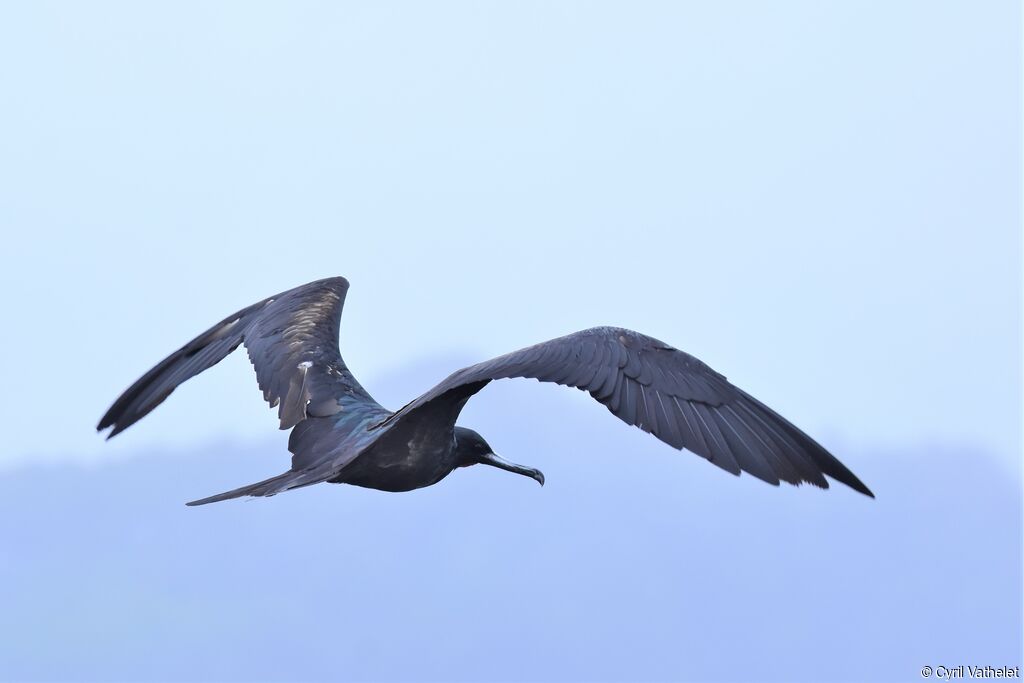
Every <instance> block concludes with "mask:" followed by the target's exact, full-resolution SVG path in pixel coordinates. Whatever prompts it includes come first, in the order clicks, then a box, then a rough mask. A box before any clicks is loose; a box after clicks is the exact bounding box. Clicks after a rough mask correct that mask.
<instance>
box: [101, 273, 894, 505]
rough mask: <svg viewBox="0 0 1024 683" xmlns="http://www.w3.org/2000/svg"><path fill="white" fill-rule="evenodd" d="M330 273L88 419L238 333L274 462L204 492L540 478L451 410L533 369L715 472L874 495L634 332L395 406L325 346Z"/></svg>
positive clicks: (146, 398)
mask: <svg viewBox="0 0 1024 683" xmlns="http://www.w3.org/2000/svg"><path fill="white" fill-rule="evenodd" d="M346 292H348V281H347V280H346V279H345V278H342V277H335V278H329V279H326V280H318V281H316V282H311V283H309V284H306V285H302V286H301V287H296V288H295V289H290V290H288V291H287V292H283V293H281V294H277V295H275V296H272V297H269V298H267V299H264V300H263V301H260V302H259V303H256V304H253V305H252V306H249V307H248V308H244V309H242V310H241V311H238V312H237V313H235V314H233V315H230V316H228V317H227V318H225V319H224V320H222V321H221V322H219V323H217V324H216V325H214V326H213V327H211V328H210V329H208V330H207V331H206V332H203V333H202V334H201V335H199V336H198V337H196V338H195V339H193V340H192V341H190V342H189V343H188V344H185V346H183V347H181V348H180V349H178V350H177V351H175V352H174V353H172V354H171V355H170V356H168V357H167V358H165V359H164V360H163V361H161V362H160V363H159V364H158V365H157V366H156V367H154V368H153V369H152V370H150V371H149V372H147V373H146V374H145V375H143V376H142V378H141V379H139V380H138V381H137V382H135V384H133V385H132V386H130V387H129V388H128V390H127V391H125V392H124V393H123V394H121V396H120V397H119V398H118V399H117V400H116V401H115V402H114V404H113V405H112V406H111V407H110V410H108V411H107V414H106V415H104V416H103V418H102V419H101V420H100V423H99V425H98V426H97V427H96V429H97V430H98V431H102V430H104V429H106V428H108V427H112V428H113V429H112V430H111V432H110V434H109V435H108V437H107V438H110V437H112V436H114V435H115V434H119V433H120V432H122V431H124V430H125V429H127V428H128V427H130V426H131V425H133V424H135V423H136V422H137V421H139V420H140V419H142V418H143V417H144V416H145V415H146V414H147V413H149V411H151V410H153V408H155V407H157V406H158V405H159V404H160V403H161V402H162V401H163V400H164V399H165V398H167V397H168V396H169V395H170V394H171V392H172V391H174V389H175V388H176V387H177V386H178V385H179V384H181V383H182V382H184V381H185V380H187V379H189V378H191V377H194V376H196V375H198V374H199V373H200V372H202V371H203V370H206V369H207V368H209V367H212V366H213V365H215V364H216V363H218V362H219V361H221V360H222V359H223V358H224V357H226V356H227V355H228V354H229V353H231V352H232V351H234V350H235V349H236V348H238V345H239V344H245V347H246V350H247V351H248V352H249V360H251V361H252V364H253V367H255V369H256V379H257V380H258V382H259V386H260V388H261V389H262V390H263V397H264V398H265V399H266V400H267V401H268V402H269V403H270V405H271V407H274V406H277V408H278V417H279V418H280V421H281V429H291V430H292V433H291V435H290V437H289V439H288V450H289V451H291V453H292V466H291V469H289V470H288V471H287V472H285V473H284V474H280V475H278V476H276V477H272V478H270V479H267V480H266V481H261V482H259V483H256V484H250V485H249V486H243V487H241V488H237V489H235V490H233V491H227V492H226V493H221V494H218V495H216V496H211V497H209V498H203V499H202V500H197V501H193V502H191V503H189V505H205V504H206V503H215V502H217V501H221V500H228V499H230V498H238V497H239V496H273V495H274V494H277V493H281V492H282V491H289V490H291V489H295V488H300V487H302V486H309V485H310V484H317V483H320V482H323V481H327V482H331V483H334V484H354V485H355V486H365V487H367V488H373V489H380V490H382V491H411V490H412V489H418V488H422V487H424V486H430V485H431V484H436V483H437V482H439V481H441V480H442V479H444V478H445V477H446V476H448V474H449V473H451V472H452V471H453V470H455V469H456V468H458V467H467V466H469V465H479V464H484V465H491V466H493V467H498V468H501V469H503V470H508V471H509V472H515V473H516V474H523V475H526V476H528V477H532V478H533V479H536V480H537V481H538V482H539V483H540V484H541V485H543V484H544V475H543V474H542V473H541V471H540V470H537V469H534V468H532V467H525V466H523V465H517V464H515V463H511V462H508V461H506V460H504V459H502V458H500V457H498V456H497V455H495V453H494V451H493V450H492V449H491V447H490V446H489V445H488V443H487V442H486V441H485V440H484V439H483V437H482V436H480V435H479V434H477V433H476V432H474V431H473V430H472V429H467V428H465V427H459V426H456V424H455V422H456V420H457V419H458V417H459V413H460V412H461V411H462V407H463V406H464V405H465V404H466V401H468V400H469V398H470V397H471V396H473V395H474V394H476V393H477V392H478V391H480V390H481V389H483V388H484V387H485V386H486V385H487V384H488V383H489V382H490V381H491V380H496V379H503V378H508V377H532V378H534V379H537V380H540V381H542V382H556V383H558V384H562V385H565V386H570V387H576V388H577V389H582V390H583V391H586V392H588V393H589V394H590V395H591V396H593V397H594V398H596V399H597V400H598V401H600V402H601V403H603V404H604V405H605V406H606V407H607V408H608V410H610V411H611V412H612V413H613V414H614V415H615V416H616V417H618V418H619V419H621V420H622V421H623V422H625V423H626V424H631V425H636V426H637V427H639V428H640V429H642V430H644V431H645V432H650V433H651V434H654V436H656V437H658V438H659V439H661V440H662V441H664V442H665V443H667V444H668V445H670V446H672V447H673V448H678V449H683V448H685V449H687V450H689V451H693V452H694V453H696V454H698V455H700V456H703V457H704V458H707V459H708V460H710V461H711V462H712V463H714V464H715V465H718V466H719V467H721V468H722V469H724V470H726V471H727V472H731V473H733V474H736V475H738V474H739V473H740V470H742V471H744V472H749V473H750V474H752V475H754V476H755V477H757V478H758V479H762V480H764V481H766V482H768V483H769V484H773V485H776V486H777V485H778V484H779V481H786V482H789V483H790V484H797V485H798V484H800V483H801V482H808V483H811V484H814V485H815V486H818V487H821V488H828V480H827V479H825V475H827V476H829V477H831V478H833V479H835V480H836V481H840V482H842V483H844V484H846V485H847V486H849V487H851V488H853V489H854V490H856V491H859V492H861V493H863V494H864V495H867V496H871V497H872V498H873V497H874V494H872V493H871V491H870V490H869V489H868V487H867V486H865V485H864V484H863V483H862V482H861V481H860V479H858V478H857V477H856V476H854V474H853V473H852V472H851V471H850V470H848V469H847V468H846V467H845V466H844V465H843V464H842V463H841V462H839V461H838V460H837V459H836V458H835V457H833V456H832V455H831V454H830V453H829V452H828V451H826V450H825V449H824V448H822V447H821V446H820V445H819V444H818V443H816V442H815V441H814V440H813V439H811V438H810V437H809V436H807V435H806V434H804V433H803V432H802V431H800V430H799V429H797V428H796V427H795V426H793V425H792V424H791V423H790V422H788V421H787V420H786V419H785V418H783V417H782V416H780V415H779V414H778V413H776V412H775V411H773V410H772V409H771V408H769V407H768V406H766V405H765V404H763V403H761V402H760V401H758V400H757V399H756V398H754V397H753V396H751V395H749V394H747V393H746V392H744V391H743V390H742V389H738V388H736V387H735V386H733V385H732V384H730V383H729V382H728V381H726V378H725V377H724V376H722V375H720V374H718V373H717V372H715V371H714V370H712V369H711V368H709V367H708V366H707V365H705V364H704V363H702V362H701V361H699V360H697V359H696V358H694V357H693V356H691V355H689V354H687V353H683V352H682V351H679V350H678V349H675V348H673V347H671V346H669V345H668V344H666V343H664V342H661V341H658V340H657V339H653V338H651V337H648V336H646V335H643V334H640V333H639V332H633V331H632V330H626V329H622V328H618V327H595V328H592V329H589V330H583V331H581V332H576V333H574V334H570V335H566V336H564V337H559V338H557V339H552V340H550V341H546V342H543V343H540V344H537V345H535V346H530V347H527V348H525V349H521V350H519V351H513V352H512V353H509V354H506V355H504V356H499V357H497V358H494V359H492V360H488V361H484V362H483V363H478V364H476V365H471V366H469V367H467V368H463V369H461V370H457V371H456V372H454V373H452V374H451V375H449V376H448V378H447V379H445V380H444V381H443V382H441V383H440V384H438V385H437V386H435V387H434V388H433V389H430V390H429V391H427V392H426V393H425V394H423V395H422V396H420V397H419V398H416V399H414V400H413V401H412V402H410V403H408V404H406V405H405V406H404V407H402V408H401V409H399V410H398V411H397V412H391V411H390V410H387V409H386V408H384V407H383V406H381V405H380V404H379V403H377V402H376V401H375V400H373V398H372V397H371V396H370V394H368V393H367V392H366V390H365V389H363V387H362V386H360V384H359V382H358V381H356V378H355V377H353V376H352V373H351V372H350V371H349V369H348V367H346V365H345V362H344V361H343V360H342V358H341V354H340V352H339V349H338V329H339V326H340V323H341V309H342V306H343V305H344V303H345V294H346Z"/></svg>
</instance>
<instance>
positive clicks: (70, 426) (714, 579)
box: [0, 0, 1022, 680]
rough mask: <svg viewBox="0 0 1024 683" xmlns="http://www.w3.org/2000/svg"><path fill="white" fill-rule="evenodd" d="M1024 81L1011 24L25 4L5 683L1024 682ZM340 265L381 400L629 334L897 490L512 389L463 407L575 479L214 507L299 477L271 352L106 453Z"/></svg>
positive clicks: (0, 257) (1001, 11)
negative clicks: (208, 360) (770, 481)
mask: <svg viewBox="0 0 1024 683" xmlns="http://www.w3.org/2000/svg"><path fill="white" fill-rule="evenodd" d="M1020 60H1021V11H1020V5H1019V3H1017V2H1011V1H1005V2H996V1H989V2H974V3H967V2H936V1H934V0H928V1H922V2H892V1H891V0H889V1H886V2H867V1H864V2H844V3H839V2H810V1H809V2H772V3H767V2H703V3H684V2H666V3H625V2H621V3H614V4H612V3H597V2H585V3H584V2H580V3H570V2H559V3H551V2H535V3H526V2H515V3H511V2H510V3H480V2H467V3H413V2H406V3H381V2H373V3H369V2H367V3H359V4H345V3H308V2H306V3H303V2H293V3H284V2H281V3H276V4H261V3H223V2H213V3H210V2H194V3H184V2H175V3H101V2H91V3H73V2H63V3H60V2H57V3H54V2H49V3H48V2H31V3H28V2H0V98H2V100H0V226H2V230H3V248H2V249H0V285H2V286H3V288H4V290H5V292H6V293H7V295H6V297H5V299H4V320H5V321H6V322H5V323H4V328H3V334H2V335H0V377H2V378H3V390H2V391H0V413H2V414H3V415H4V416H5V421H6V422H5V424H6V425H7V429H6V435H5V444H4V447H3V448H2V449H0V473H2V479H0V483H3V484H4V485H5V488H7V490H8V492H9V494H10V495H7V496H3V497H0V513H2V514H0V547H2V548H6V549H8V552H0V585H3V586H7V587H8V590H9V593H8V594H7V596H6V597H5V598H4V605H3V609H0V648H3V644H4V643H8V644H13V645H10V646H9V648H10V651H8V652H7V653H4V652H3V651H2V649H0V655H4V654H6V655H7V656H6V657H4V656H0V679H3V678H14V679H18V680H26V679H34V678H46V679H68V678H71V677H78V676H81V677H82V678H90V679H108V678H121V679H130V680H141V679H144V678H147V677H150V678H160V677H165V678H166V677H170V678H174V679H181V680H186V679H189V680H203V679H210V678H216V679H221V680H225V679H239V680H246V679H252V678H268V677H269V678H277V679H282V678H304V679H307V680H313V679H332V678H338V677H351V678H364V679H365V678H389V679H393V680H409V679H413V678H432V679H435V680H436V679H445V680H485V679H499V678H505V679H551V680H569V679H576V680H596V679H601V678H606V679H619V680H629V679H633V678H637V677H642V678H660V679H667V678H690V679H709V678H714V679H721V680H736V679H743V680H751V679H757V678H762V677H764V678H774V679H778V680H824V679H830V678H842V677H850V678H851V679H856V680H865V679H867V678H881V679H885V680H918V678H917V675H918V673H917V672H918V670H919V667H920V666H922V665H924V664H932V665H937V664H946V665H958V664H972V665H986V664H990V665H994V666H999V665H1014V664H1019V663H1020V642H1021V620H1020V610H1019V606H1020V603H1021V595H1020V591H1021V580H1020V577H1021V518H1020V507H1021V485H1020V472H1021V468H1020V459H1021V455H1020V453H1021V433H1020V431H1021V414H1022V405H1021V371H1022V366H1021V304H1022V301H1021V247H1022V244H1021V199H1022V197H1021V182H1022V176H1021V76H1022V74H1021V65H1020ZM329 275H344V276H346V277H348V278H349V279H350V281H351V283H352V287H351V290H350V293H349V299H348V303H347V306H346V310H345V316H344V320H343V322H342V351H343V353H344V355H345V358H346V360H347V361H348V362H349V365H350V366H351V367H352V368H353V369H354V371H355V372H356V373H357V375H358V376H359V377H360V379H361V380H362V381H363V383H364V385H365V386H366V387H367V388H368V389H369V390H370V391H371V392H374V393H376V394H377V397H378V398H379V399H381V400H382V402H384V403H385V404H387V405H390V406H392V407H397V406H398V405H400V404H401V403H403V402H404V401H406V400H408V399H409V398H411V397H412V395H413V394H415V393H416V392H417V391H420V390H424V389H426V388H427V386H428V385H429V384H430V382H431V381H432V380H433V379H440V378H441V377H442V376H443V375H444V374H446V373H447V372H448V371H449V370H451V369H453V368H454V367H456V366H457V365H458V364H460V363H466V362H470V361H474V360H478V359H480V358H483V357H488V356H492V355H496V354H499V353H503V352H505V351H508V350H511V349H513V348H518V347H520V346H524V345H526V344H530V343H533V342H536V341H539V340H542V339H546V338H549V337H553V336H556V335H559V334H563V333H566V332H569V331H572V330H576V329H580V328H584V327H589V326H592V325H597V324H617V325H623V326H628V327H633V328H635V329H638V330H641V331H644V332H647V333H649V334H652V335H654V336H656V337H659V338H661V339H663V340H665V341H667V342H670V343H673V344H674V345H676V346H678V347H680V348H682V349H684V350H686V351H689V352H691V353H693V354H695V355H697V356H698V357H700V358H702V359H703V360H705V361H707V362H708V363H709V364H711V365H712V366H713V367H715V368H716V369H718V370H719V371H721V372H723V373H724V374H726V375H728V376H729V377H730V379H732V380H733V381H734V382H735V383H736V384H738V385H739V386H741V387H743V388H745V389H747V390H748V391H750V392H751V393H753V394H754V395H755V396H757V397H759V398H761V399H762V400H764V401H765V402H767V403H768V404H769V405H771V406H773V407H775V408H776V409H778V410H779V411H780V412H781V413H783V414H784V415H786V416H787V417H789V418H790V419H792V420H793V421H794V422H796V423H797V424H798V425H800V426H801V427H803V428H804V429H806V430H807V431H809V432H810V433H811V434H812V435H814V436H815V437H816V438H818V439H819V440H821V441H822V443H824V444H825V445H826V446H828V447H829V448H830V449H832V450H833V451H834V452H835V453H836V454H837V455H838V456H839V457H840V458H841V459H842V460H844V462H846V463H847V464H848V465H849V466H850V467H851V469H852V470H853V471H854V472H856V473H857V474H858V475H859V476H861V477H862V478H863V479H864V481H865V482H867V483H868V484H869V485H870V486H871V487H872V488H873V489H874V490H875V492H876V493H878V496H879V497H878V500H876V501H868V500H867V499H863V498H862V497H859V496H857V495H856V494H854V493H852V492H850V491H846V490H841V489H839V488H837V489H834V490H831V491H828V492H819V491H815V490H808V489H800V490H793V489H780V490H777V489H772V488H770V487H767V486H764V485H762V484H761V483H759V482H757V481H755V480H753V479H752V478H750V477H744V478H742V479H740V480H735V479H733V478H731V477H729V476H728V475H726V474H724V473H722V472H720V471H717V470H716V468H714V467H711V466H710V465H708V464H707V463H705V462H701V461H700V460H699V459H698V458H696V457H694V456H689V455H685V454H677V453H673V452H671V451H670V450H669V449H667V448H664V447H663V446H662V445H661V444H659V443H657V442H656V441H654V440H652V439H650V438H649V437H646V436H645V435H643V434H641V433H640V432H639V431H636V430H628V429H626V428H625V427H624V426H622V425H620V424H618V423H616V422H615V421H614V420H612V419H611V418H610V417H609V416H608V414H607V411H605V410H604V409H603V408H601V407H600V406H598V405H596V404H594V403H593V402H592V401H590V399H589V398H588V397H586V396H585V395H583V394H580V393H579V392H572V391H568V390H565V389H560V388H557V387H550V386H549V387H541V386H538V385H536V384H534V383H532V382H521V383H519V384H516V383H513V382H508V383H495V385H494V386H492V387H489V388H488V389H487V390H486V391H485V392H483V393H481V395H480V397H479V398H477V399H474V401H473V402H471V403H470V405H469V407H468V408H467V412H466V413H465V418H466V423H467V424H469V425H474V426H478V427H480V428H481V429H482V430H483V431H484V433H485V435H486V436H487V437H488V440H489V441H490V442H491V443H492V444H493V445H495V446H496V447H497V448H498V450H499V451H502V452H503V454H504V455H506V456H508V457H509V458H510V459H513V460H516V461H519V462H524V463H527V464H530V465H535V466H539V467H541V468H542V469H544V470H545V472H546V473H547V475H548V485H547V486H546V487H545V488H544V489H540V488H539V487H536V486H533V487H523V486H521V485H520V484H521V483H522V482H520V481H514V479H520V478H515V477H508V476H506V477H502V476H499V475H501V474H502V473H486V472H477V471H467V472H459V473H457V474H456V475H454V476H453V477H452V478H451V481H445V482H443V483H442V484H441V485H440V486H438V487H432V488H430V489H426V490H424V491H421V492H415V493H412V494H408V495H406V494H403V496H387V495H385V494H378V493H375V492H367V491H358V490H355V489H351V488H349V487H333V486H323V487H316V488H315V489H311V490H310V491H308V492H297V493H294V494H288V497H285V496H280V497H278V498H275V499H272V500H270V501H257V502H251V503H248V504H243V503H238V504H235V505H229V504H225V505H223V506H220V505H219V506H212V507H210V508H209V509H207V508H203V509H201V510H200V511H196V510H186V509H185V508H184V507H182V506H181V505H180V504H181V503H182V502H184V501H185V500H189V499H193V498H197V497H200V496H203V495H207V494H210V493H214V492H217V491H220V490H224V489H228V488H232V487H235V486H238V485H242V484H244V483H248V482H251V481H255V480H257V479H260V478H263V477H266V476H269V475H272V474H275V473H277V472H278V471H280V470H282V469H284V468H285V467H286V465H287V462H288V461H287V454H286V453H285V440H286V438H287V437H286V435H285V434H283V433H279V432H275V430H274V427H275V424H276V422H275V420H274V417H273V414H272V413H271V412H270V411H268V410H267V409H266V408H265V406H264V404H263V403H262V401H261V397H260V394H259V392H258V391H257V390H256V383H255V379H254V378H253V377H252V373H251V371H250V369H249V367H248V363H247V361H246V360H245V357H244V356H242V355H238V356H233V357H231V358H229V359H228V360H227V361H225V362H224V363H223V364H221V365H220V366H218V367H217V368H215V369H214V370H213V371H211V372H210V373H208V374H206V375H203V376H202V377H201V378H198V379H197V380H194V381H192V382H189V383H188V384H186V385H185V386H183V387H182V388H181V389H179V390H178V391H177V392H176V393H175V395H174V396H173V397H172V398H171V399H170V400H169V401H168V402H167V403H166V404H164V405H163V406H161V407H160V409H159V410H157V411H156V412H154V413H153V414H152V415H151V416H149V417H148V418H147V419H145V420H143V421H142V422H141V423H139V424H138V425H137V426H135V427H133V428H132V429H131V430H130V431H128V432H126V433H125V434H123V435H122V436H120V437H118V438H117V439H115V440H113V441H112V442H110V443H105V442H103V440H102V439H101V438H100V437H99V436H97V435H96V434H95V433H94V431H93V428H94V425H95V423H96V422H97V420H98V419H99V417H100V415H101V414H102V413H103V411H104V410H105V409H106V408H107V407H108V405H109V404H110V402H111V401H112V400H113V399H114V398H115V397H116V396H117V394H118V393H119V392H120V391H121V390H122V389H124V388H125V387H126V386H127V385H128V384H129V383H130V382H132V381H133V380H134V379H136V378H137V377H138V376H139V375H140V374H141V373H142V372H144V371H145V370H146V369H148V368H149V367H150V366H151V365H152V364H153V363H155V362H156V361H158V360H160V359H161V358H162V357H163V356H165V355H166V354H167V353H169V352H171V351H173V350H174V349H175V348H177V347H178V346H179V345H180V344H182V343H183V342H185V341H187V340H188V339H189V338H191V337H192V336H193V335H195V334H196V333H198V332H199V331H201V330H203V329H205V328H206V327H208V326H209V325H210V324H212V323H213V322H215V321H217V320H219V319H221V318H222V317H224V316H225V315H227V314H228V313H230V312H232V311H234V310H235V309H237V308H240V307H242V306H244V305H247V304H249V303H251V302H253V301H255V300H257V299H259V298H262V297H264V296H266V295H269V294H271V293H274V292H277V291H281V290H284V289H287V288H289V287H292V286H295V285H298V284H300V283H303V282H306V281H309V280H313V279H316V278H320V277H325V276H329ZM217 454H222V455H223V457H222V458H218V457H217ZM250 455H251V458H250V457H249V456H250ZM476 469H481V468H476ZM488 474H491V475H493V476H488ZM410 567H417V568H418V569H417V570H416V572H410V571H409V568H410ZM310 568H312V570H311V569H310ZM346 580H349V581H350V582H351V583H346ZM353 583H354V584H357V585H358V589H357V590H358V596H357V597H356V598H355V599H349V597H348V594H347V593H346V591H352V590H353V588H352V584H353ZM397 614H403V615H408V617H407V618H406V617H403V618H402V619H397V618H396V617H395V615H397ZM627 626H628V628H626V627H627ZM438 634H440V635H438ZM386 635H387V636H393V637H385V636H386ZM428 636H431V637H436V638H437V639H438V640H437V641H436V642H439V643H440V644H441V646H442V650H443V653H454V655H452V656H451V657H449V656H448V654H443V653H442V654H439V652H440V651H439V650H437V649H436V648H434V644H435V641H434V640H430V638H429V637H428ZM516 640H524V641H525V649H524V650H523V651H525V652H527V653H528V657H521V656H519V655H518V652H519V651H517V650H503V649H502V648H501V647H500V645H502V644H504V643H508V642H515V641H516ZM296 650H302V651H305V652H306V653H307V656H306V657H305V658H304V659H302V661H301V662H296V661H294V660H293V659H291V658H290V657H289V655H290V654H291V653H292V652H294V651H296ZM54 652H58V653H63V654H61V655H59V656H54V655H53V653H54ZM396 653H398V654H396ZM171 654H173V657H171V656H169V655H171ZM944 658H945V659H944ZM382 662H383V663H382ZM453 662H454V663H453Z"/></svg>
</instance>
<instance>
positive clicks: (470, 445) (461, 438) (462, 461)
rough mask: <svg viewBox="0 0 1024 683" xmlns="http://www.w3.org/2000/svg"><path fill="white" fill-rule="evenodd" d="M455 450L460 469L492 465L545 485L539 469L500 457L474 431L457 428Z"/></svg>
mask: <svg viewBox="0 0 1024 683" xmlns="http://www.w3.org/2000/svg"><path fill="white" fill-rule="evenodd" d="M455 448H456V453H457V454H458V457H459V465H458V466H459V467H469V466H470V465H490V466H491V467H497V468H498V469H502V470H508V471H509V472H515V473H516V474H522V475H524V476H527V477H530V478H532V479H535V480H536V481H537V483H539V484H540V485H541V486H543V485H544V473H543V472H541V471H540V470H538V469H534V468H533V467H526V466H524V465H517V464H515V463H514V462H509V461H508V460H505V459H504V458H501V457H499V456H498V455H497V454H495V452H494V450H493V449H492V448H491V446H490V444H488V443H487V442H486V441H485V440H484V437H482V436H480V435H479V434H478V433H477V432H474V431H473V430H472V429H466V428H465V427H456V428H455Z"/></svg>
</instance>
